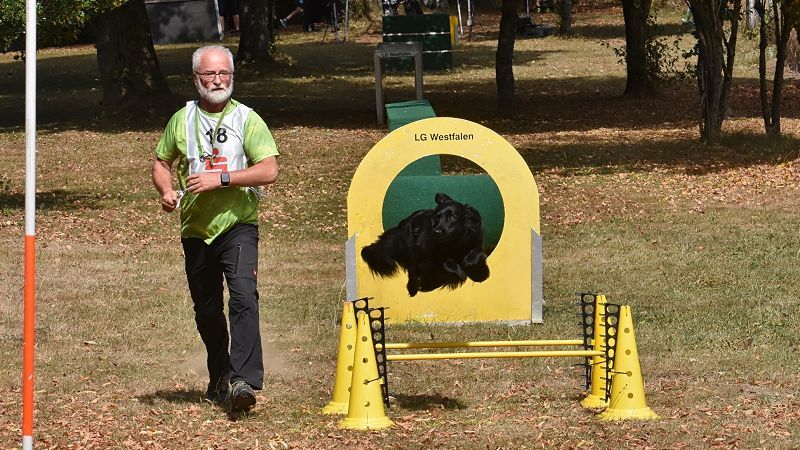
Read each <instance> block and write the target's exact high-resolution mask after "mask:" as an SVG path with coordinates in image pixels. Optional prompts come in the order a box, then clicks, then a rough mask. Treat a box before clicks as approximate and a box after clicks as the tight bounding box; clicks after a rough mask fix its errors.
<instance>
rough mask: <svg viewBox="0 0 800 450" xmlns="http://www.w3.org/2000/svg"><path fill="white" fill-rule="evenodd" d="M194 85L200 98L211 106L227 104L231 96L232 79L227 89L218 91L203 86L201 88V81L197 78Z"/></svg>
mask: <svg viewBox="0 0 800 450" xmlns="http://www.w3.org/2000/svg"><path fill="white" fill-rule="evenodd" d="M194 85H195V87H196V88H197V93H198V94H200V97H201V98H202V99H203V100H205V101H207V102H208V103H211V104H212V105H219V104H221V103H225V102H227V101H228V99H230V98H231V95H232V94H233V79H231V82H230V84H228V87H226V88H225V89H219V90H211V89H207V88H206V87H205V86H203V83H202V81H200V80H199V79H197V78H195V81H194Z"/></svg>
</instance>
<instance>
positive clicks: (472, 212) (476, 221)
mask: <svg viewBox="0 0 800 450" xmlns="http://www.w3.org/2000/svg"><path fill="white" fill-rule="evenodd" d="M465 206H466V208H464V210H465V213H464V218H465V219H467V223H469V224H470V225H474V226H477V227H480V226H481V213H479V212H478V210H477V209H475V208H473V207H472V206H469V205H465Z"/></svg>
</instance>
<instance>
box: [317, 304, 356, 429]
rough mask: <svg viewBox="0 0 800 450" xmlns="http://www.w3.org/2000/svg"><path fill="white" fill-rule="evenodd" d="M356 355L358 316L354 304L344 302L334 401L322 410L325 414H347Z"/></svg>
mask: <svg viewBox="0 0 800 450" xmlns="http://www.w3.org/2000/svg"><path fill="white" fill-rule="evenodd" d="M355 355H356V316H355V313H354V312H353V302H344V306H343V307H342V325H341V329H340V331H339V355H338V357H337V358H336V381H335V382H334V384H333V399H332V400H331V401H330V402H328V404H327V405H325V407H324V408H322V412H323V413H324V414H347V405H348V404H349V403H350V383H351V382H352V381H353V359H354V358H355Z"/></svg>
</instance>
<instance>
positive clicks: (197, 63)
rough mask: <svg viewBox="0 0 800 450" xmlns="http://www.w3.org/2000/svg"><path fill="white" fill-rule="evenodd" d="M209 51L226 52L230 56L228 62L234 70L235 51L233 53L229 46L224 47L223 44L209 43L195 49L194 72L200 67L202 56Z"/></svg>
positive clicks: (193, 57) (193, 56)
mask: <svg viewBox="0 0 800 450" xmlns="http://www.w3.org/2000/svg"><path fill="white" fill-rule="evenodd" d="M209 51H221V52H224V53H225V54H226V55H227V56H228V62H229V63H230V66H231V70H233V53H231V51H230V50H228V48H227V47H223V46H221V45H208V46H206V47H200V48H198V49H197V50H195V51H194V54H192V72H197V70H198V69H199V68H200V58H202V57H203V55H204V54H205V53H206V52H209Z"/></svg>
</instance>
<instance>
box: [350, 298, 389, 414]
mask: <svg viewBox="0 0 800 450" xmlns="http://www.w3.org/2000/svg"><path fill="white" fill-rule="evenodd" d="M357 330H358V336H357V340H356V355H355V360H354V361H353V382H352V385H351V387H350V406H349V408H348V410H347V417H346V418H344V419H343V420H342V421H341V422H339V428H349V429H356V430H378V429H381V428H387V427H390V426H392V425H393V424H394V423H393V422H392V421H391V420H389V418H388V417H386V412H385V411H384V409H383V395H382V394H381V383H382V382H383V379H382V378H381V377H380V376H379V375H378V363H377V361H375V348H374V347H373V344H372V330H371V329H370V326H369V318H368V317H367V315H366V314H363V313H362V314H359V317H358V329H357Z"/></svg>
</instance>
